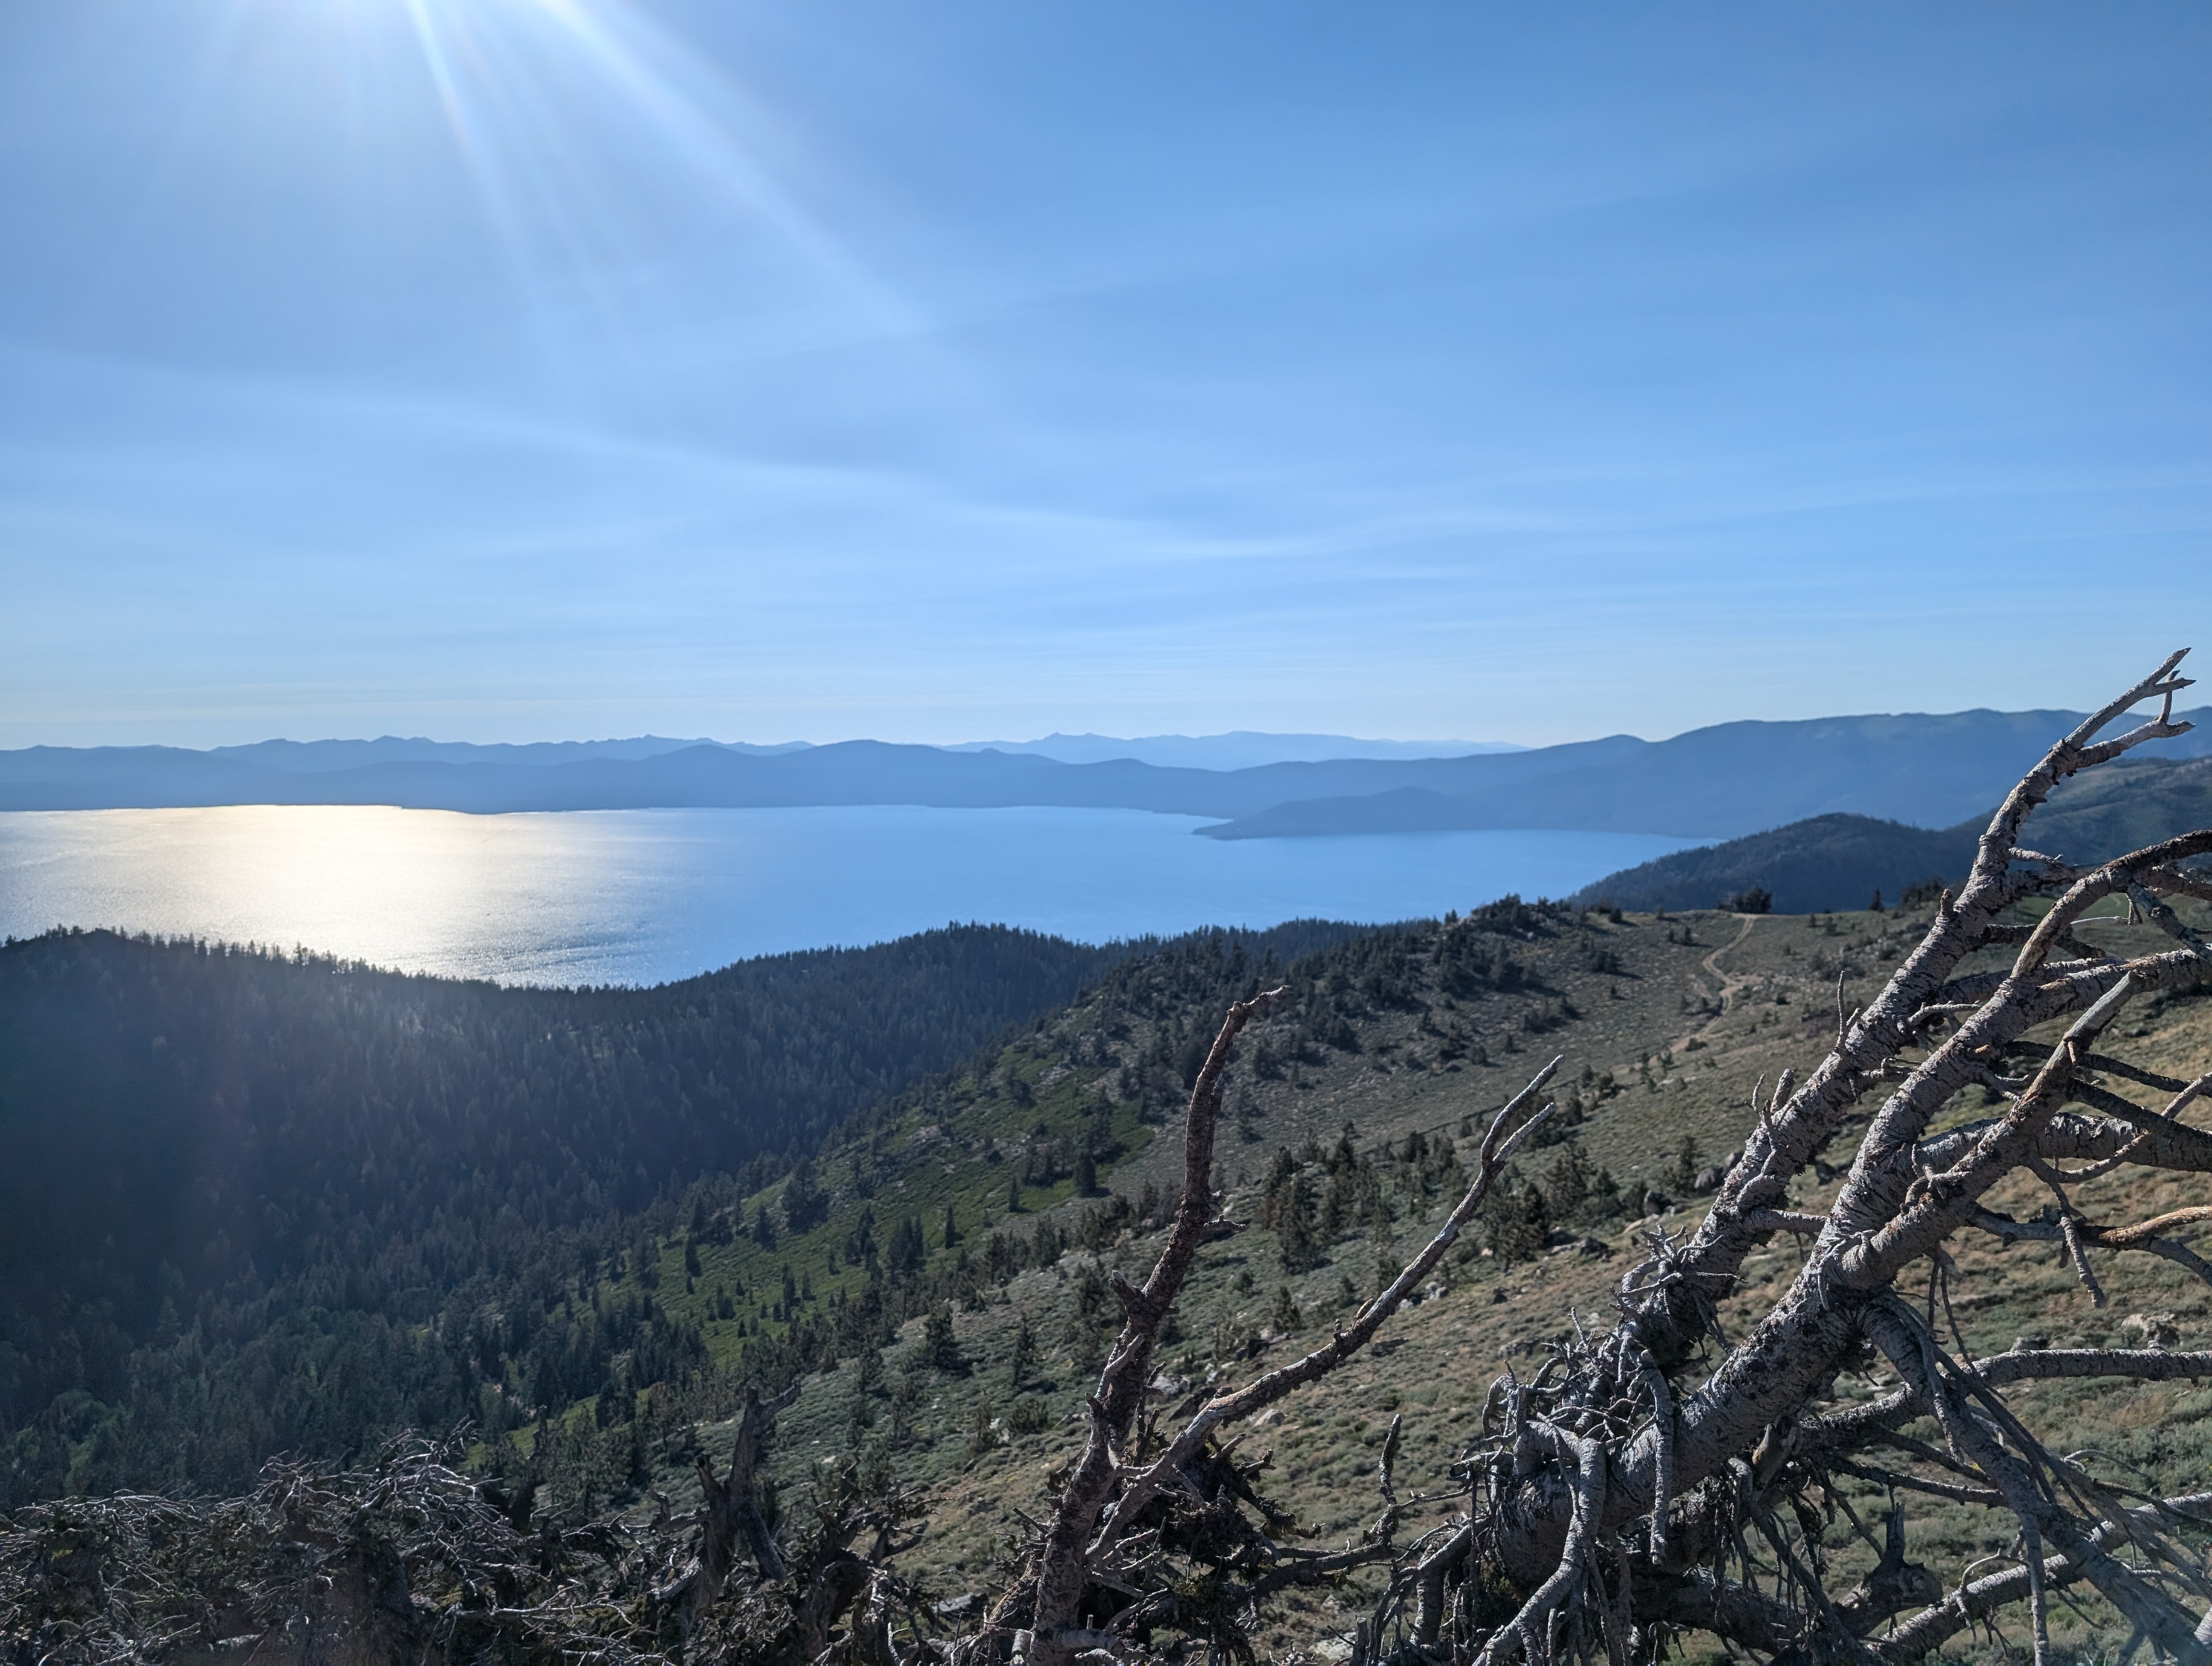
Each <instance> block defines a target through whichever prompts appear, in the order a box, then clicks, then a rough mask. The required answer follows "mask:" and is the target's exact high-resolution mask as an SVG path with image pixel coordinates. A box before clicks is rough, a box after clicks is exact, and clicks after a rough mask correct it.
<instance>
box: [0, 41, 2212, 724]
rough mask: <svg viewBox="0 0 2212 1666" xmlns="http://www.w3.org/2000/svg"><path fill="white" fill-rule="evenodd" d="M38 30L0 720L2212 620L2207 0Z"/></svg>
mask: <svg viewBox="0 0 2212 1666" xmlns="http://www.w3.org/2000/svg"><path fill="white" fill-rule="evenodd" d="M0 33H4V34H5V36H6V38H5V39H4V40H0V64H3V65H5V66H6V67H4V68H0V235H4V236H5V238H6V240H7V241H8V244H9V247H10V248H11V250H21V251H23V253H22V255H21V258H17V259H15V260H14V261H12V262H11V263H10V264H9V268H8V269H7V270H6V271H0V372H4V374H0V577H4V579H5V581H7V583H8V586H9V594H10V598H11V600H10V605H9V609H8V610H7V612H6V616H5V618H4V620H0V745H21V744H28V743H32V742H35V741H42V740H57V741H58V740H77V741H83V740H90V739H106V740H125V739H129V740H178V741H186V742H193V743H199V744H204V743H206V742H209V741H214V740H240V739H258V738H261V737H262V736H264V735H267V734H271V733H295V732H302V731H301V729H300V726H301V723H304V722H310V721H312V722H313V724H315V725H318V726H320V727H319V731H318V732H323V733H374V732H377V731H380V730H382V729H386V728H390V727H401V726H403V725H404V727H412V728H416V729H427V730H429V731H431V732H434V733H441V734H447V735H452V736H455V737H465V738H478V739H532V738H540V737H544V736H550V735H574V734H586V733H609V732H613V731H617V730H634V729H644V728H653V729H658V730H660V731H662V732H666V733H720V734H725V735H728V736H730V737H732V738H750V739H781V738H786V737H789V736H801V737H805V738H811V739H834V738H837V737H839V736H842V735H847V734H853V733H873V734H878V735H882V736H884V737H886V738H891V739H951V738H956V737H957V736H958V735H961V734H965V733H1030V732H1035V733H1042V732H1043V731H1045V730H1048V729H1053V728H1059V729H1063V730H1068V731H1076V732H1079V731H1084V730H1099V731H1107V732H1119V733H1150V732H1154V731H1159V730H1186V731H1194V730H1219V729H1225V728H1231V727H1274V728H1293V729H1313V730H1330V731H1335V732H1353V733H1475V734H1486V735H1492V734H1494V735H1499V736H1504V737H1510V738H1512V739H1522V740H1525V741H1541V740H1551V739H1569V738H1573V737H1575V736H1577V735H1583V734H1590V733H1604V732H1607V731H1611V730H1617V729H1620V728H1624V727H1633V728H1637V729H1638V730H1639V731H1641V732H1644V733H1668V732H1670V731H1671V730H1674V729H1678V728H1680V727H1688V726H1690V725H1692V724H1694V723H1699V722H1705V721H1719V720H1723V719H1726V718H1729V717H1734V716H1741V715H1751V714H1775V715H1790V714H1816V713H1820V712H1826V711H1837V710H1846V709H1893V708H1947V707H1957V706H1963V705H1968V704H1974V703H1993V704H2005V705H2015V706H2017V705H2025V704H2030V703H2036V704H2050V703H2063V702H2072V703H2080V702H2083V701H2085V700H2087V699H2090V698H2093V696H2094V695H2095V694H2096V693H2097V691H2098V690H2100V689H2101V688H2102V686H2103V685H2104V684H2106V683H2108V682H2110V681H2111V680H2112V678H2113V677H2115V676H2117V675H2118V674H2120V673H2122V672H2125V671H2128V670H2130V669H2132V668H2133V667H2134V666H2135V664H2136V661H2137V660H2141V659H2142V658H2143V657H2144V656H2145V655H2146V654H2151V653H2152V652H2153V650H2154V649H2162V648H2164V647H2165V646H2166V643H2165V641H2164V635H2166V634H2172V632H2173V631H2175V630H2179V631H2180V632H2181V633H2182V634H2183V635H2187V634H2188V627H2189V625H2190V623H2191V622H2192V621H2193V620H2194V619H2196V618H2198V617H2203V614H2204V611H2205V606H2204V605H2205V602H2206V601H2207V599H2208V597H2209V596H2212V580H2208V579H2207V578H2206V577H2205V573H2206V572H2207V571H2208V570H2212V563H2207V562H2203V559H2202V556H2203V544H2204V542H2205V534H2206V532H2207V531H2208V522H2212V496H2208V490H2207V488H2208V481H2207V478H2206V470H2205V467H2204V465H2203V449H2202V447H2203V435H2204V433H2205V430H2206V426H2207V424H2206V421H2205V419H2206V417H2207V416H2208V414H2212V413H2209V412H2208V401H2212V392H2208V391H2207V390H2208V389H2209V388H2212V381H2208V380H2207V379H2206V377H2205V376H2204V374H2203V371H2204V370H2205V368H2207V366H2206V363H2205V361H2206V357H2207V353H2206V350H2207V347H2208V345H2212V342H2208V334H2212V320H2208V319H2207V318H2206V316H2205V315H2204V313H2203V308H2202V307H2201V302H2200V300H2199V298H2200V297H2201V295H2202V294H2203V292H2204V288H2205V281H2206V280H2207V279H2208V278H2212V271H2208V267H2212V259H2208V254H2212V239H2208V235H2207V233H2208V228H2207V226H2206V224H2205V222H2204V216H2203V210H2202V206H2201V205H2202V204H2203V201H2204V200H2206V195H2205V192H2204V186H2205V185H2206V184H2207V183H2208V181H2207V179H2206V174H2207V172H2208V170H2212V146H2208V145H2207V144H2206V143H2204V141H2205V139H2206V138H2207V137H2208V135H2207V133H2206V131H2205V129H2206V127H2207V125H2208V116H2207V113H2206V112H2207V111H2208V110H2212V103H2208V101H2207V100H2205V99H2204V96H2203V94H2205V92H2206V91H2207V90H2208V89H2207V88H2206V87H2205V85H2204V82H2205V81H2206V79H2207V78H2208V74H2212V71H2208V70H2207V68H2206V66H2207V64H2208V63H2212V60H2209V59H2208V58H2207V57H2206V54H2205V53H2204V52H2203V47H2204V46H2205V45H2206V44H2207V43H2206V35H2207V33H2208V26H2207V25H2205V24H2203V23H2202V22H2200V21H2198V20H2197V19H2196V18H2195V17H2194V16H2192V15H2191V14H2189V13H2187V12H2185V11H2180V10H2167V11H2160V10H2155V9H2153V10H2146V11H2142V12H2139V13H2136V14H2132V15H2130V16H2129V17H2127V18H2125V19H2121V20H2114V19H2112V18H2105V19H2102V20H2096V21H2093V22H2088V21H2082V20H2081V19H2079V18H2077V17H2075V15H2072V14H2070V13H2069V12H2067V11H2065V10H2064V9H2060V8H2057V7H2047V8H2046V7H2029V8H2021V9H2014V10H2012V11H2009V12H2008V13H2007V14H2006V15H2004V16H2003V17H2002V18H1999V17H1996V15H1986V16H1984V15H1978V14H1965V13H1960V14H1950V15H1927V14H1920V13H1913V12H1908V11H1906V10H1904V9H1880V8H1875V9H1859V10H1857V11H1854V12H1852V13H1850V14H1848V15H1846V14H1843V13H1825V14H1816V13H1812V12H1799V13H1795V14H1791V15H1789V16H1787V17H1782V16H1771V17H1765V18H1760V19H1756V20H1747V19H1745V18H1743V17H1742V16H1741V15H1730V14H1724V13H1723V12H1721V11H1719V10H1717V9H1703V8H1698V7H1689V8H1680V9H1672V10H1670V11H1669V12H1668V13H1667V14H1666V15H1663V16H1661V15H1654V14H1650V13H1648V12H1644V11H1641V10H1638V9H1632V8H1618V9H1615V8H1604V7H1601V8H1596V9H1590V10H1588V11H1586V12H1585V13H1583V14H1579V15H1576V16H1574V17H1564V16H1537V15H1528V16H1512V17H1508V16H1506V15H1503V14H1495V15H1474V14H1468V13H1465V12H1463V11H1461V10H1459V9H1449V8H1440V7H1389V8H1378V9H1371V10H1370V11H1368V12H1366V13H1364V14H1362V15H1360V16H1358V17H1356V18H1355V17H1352V16H1349V15H1343V14H1336V13H1331V12H1328V11H1326V10H1323V9H1303V8H1291V9H1274V8H1269V9H1258V8H1246V7H1237V6H1231V7H1227V8H1223V9H1218V10H1212V9H1209V11H1208V12H1207V13H1206V15H1202V16H1194V15H1188V14H1186V13H1183V12H1180V11H1177V10H1175V9H1169V8H1164V7H1137V8H1129V9H1117V10H1116V11H1115V13H1114V14H1113V15H1110V16H1109V15H1080V16H1079V15H1073V14H1064V13H1045V12H1038V11H1035V10H1028V9H1015V8H1006V7H998V6H981V5H953V6H948V7H945V8H941V9H932V10H931V12H930V13H929V14H928V15H927V17H924V16H922V15H919V14H914V13H909V12H903V11H900V10H898V9H892V8H888V7H883V6H879V5H872V4H865V3H854V0H843V3H839V4H836V5H828V6H823V7H817V8H809V9H805V11H804V12H792V11H789V10H787V9H753V8H744V7H720V6H718V7H713V8H708V7H705V6H700V5H691V4H682V3H674V0H671V3H667V4H665V5H657V6H646V5H641V4H636V3H627V0H328V3H326V4H324V5H319V6H288V7H282V8H278V7H268V6H257V5H247V4H243V3H236V4H229V5H223V4H221V3H213V0H210V3H189V0H147V3H139V4H133V5H130V6H124V5H121V4H114V5H107V4H102V3H99V0H90V3H88V4H87V5H86V6H84V7H82V8H72V9H68V10H67V11H66V12H58V13H54V14H52V15H41V16H39V17H32V16H30V15H28V14H27V13H19V14H15V15H12V16H11V17H10V18H9V19H8V20H6V21H0ZM2111 562H2122V563H2124V564H2126V565H2127V566H2128V567H2129V568H2130V570H2137V571H2142V572H2146V573H2153V574H2155V575H2158V580H2159V583H2160V593H2161V595H2162V597H2163V598H2164V599H2165V600H2164V604H2163V605H2162V606H2161V609H2160V615H2161V617H2160V619H2158V620H2157V621H2155V622H2153V621H2147V620H2146V619H2145V618H2144V617H2143V616H2142V610H2141V608H2140V607H2138V606H2136V605H2132V604H2131V603H2130V602H2129V601H2128V600H2127V599H2125V597H2124V594H2123V593H2121V592H2119V591H2118V590H2113V589H2108V588H2104V587H2086V588H2083V589H2081V590H2080V591H2079V592H2078V593H2069V592H2068V591H2067V590H2066V588H2065V587H2068V586H2069V585H2071V584H2074V583H2075V582H2076V581H2077V580H2078V578H2079V575H2082V574H2083V573H2085V572H2089V571H2093V570H2095V569H2097V567H2098V566H2099V565H2100V563H2111ZM2060 593H2064V594H2067V595H2068V601H2067V604H2066V608H2065V612H2066V619H2067V624H2066V630H2067V638H2068V652H2067V653H2066V654H2063V655H2033V654H2028V655H2023V654H2020V653H2019V652H2017V651H2016V646H2017V642H2018V641H2019V640H2020V635H2021V633H2027V632H2033V631H2036V630H2038V629H2049V628H2050V617H2049V616H2050V610H2051V602H2052V598H2053V596H2054V595H2055V594H2060ZM1962 621H1966V622H1971V623H1972V624H1973V625H1974V626H1975V627H1976V628H1978V629H1982V630H1984V631H1986V632H1987V635H1986V637H1985V638H1984V641H1985V643H1986V646H1978V647H1970V648H1967V649H1966V650H1963V651H1962V650H1960V648H1958V646H1957V644H1956V639H1955V632H1956V631H1957V629H1958V628H1959V626H1960V623H1961V622H1962ZM2154 625H2155V627H2156V629H2157V630H2158V631H2159V632H2160V633H2162V634H2160V635H2159V636H2158V640H2157V641H2152V640H2151V639H2150V638H2149V637H2148V636H2147V635H2146V634H2145V633H2146V631H2148V630H2151V629H2153V628H2154Z"/></svg>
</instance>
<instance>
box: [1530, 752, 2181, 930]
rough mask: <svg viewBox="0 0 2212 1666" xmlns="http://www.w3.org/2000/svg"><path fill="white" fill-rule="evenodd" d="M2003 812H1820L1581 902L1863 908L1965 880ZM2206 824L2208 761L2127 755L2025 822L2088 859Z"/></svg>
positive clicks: (1603, 883) (1600, 889) (2037, 842)
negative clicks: (1913, 820)
mask: <svg viewBox="0 0 2212 1666" xmlns="http://www.w3.org/2000/svg"><path fill="white" fill-rule="evenodd" d="M1995 809H1996V804H1995V802H1992V803H1991V804H1990V806H1989V809H1988V810H1986V811H1984V812H1982V813H1981V814H1979V815H1977V816H1974V817H1972V818H1969V819H1967V820H1965V821H1962V822H1960V824H1958V825H1957V826H1955V827H1948V828H1940V829H1934V828H1924V827H1907V826H1905V825H1904V824H1902V823H1899V822H1894V821H1879V820H1876V819H1875V818H1872V817H1869V816H1853V815H1842V814H1837V815H1826V816H1814V817H1812V818H1808V819H1807V820H1804V821H1798V822H1792V823H1790V824H1789V825H1787V826H1784V827H1778V828H1774V829H1771V830H1768V831H1766V832H1762V833H1754V834H1752V835H1751V836H1748V837H1747V838H1741V839H1730V840H1729V841H1728V842H1726V843H1723V844H1716V845H1706V846H1704V847H1702V848H1698V849H1695V850H1682V851H1677V852H1676V853H1675V854H1673V855H1671V856H1662V857H1660V858H1659V859H1658V860H1656V861H1650V862H1645V863H1644V864H1643V865H1642V866H1638V867H1632V868H1629V869H1626V871H1624V872H1622V873H1613V874H1608V875H1607V877H1606V878H1604V879H1600V880H1599V881H1597V883H1596V884H1595V885H1589V886H1586V887H1585V888H1584V889H1583V891H1580V892H1578V893H1577V895H1576V897H1574V899H1573V900H1574V901H1575V902H1577V903H1582V904H1583V905H1584V906H1586V907H1587V906H1589V905H1591V904H1594V903H1601V902H1605V903H1613V904H1614V905H1615V906H1617V907H1620V908H1624V909H1636V910H1638V912H1645V911H1648V910H1650V909H1709V908H1714V907H1718V906H1722V905H1723V904H1724V903H1725V902H1726V900H1727V899H1729V898H1732V897H1741V896H1742V895H1743V894H1744V893H1746V892H1748V891H1752V890H1753V889H1754V888H1756V889H1758V890H1760V891H1765V892H1766V893H1768V896H1769V897H1770V898H1771V907H1772V909H1774V911H1775V912H1776V913H1778V914H1814V913H1826V912H1829V911H1831V910H1840V909H1863V908H1864V907H1866V906H1867V904H1868V903H1869V902H1871V901H1872V900H1873V898H1874V897H1875V894H1876V893H1877V892H1879V893H1880V894H1881V896H1882V897H1884V898H1886V899H1887V901H1889V902H1890V903H1895V902H1896V901H1897V899H1898V897H1899V893H1901V892H1902V891H1904V890H1905V887H1906V886H1907V885H1918V884H1920V883H1922V882H1923V881H1926V880H1930V879H1940V880H1942V882H1943V883H1945V884H1947V885H1954V886H1955V885H1958V884H1959V883H1960V881H1961V880H1963V879H1965V878H1966V870H1967V869H1968V868H1970V867H1971V866H1973V860H1974V848H1975V845H1976V843H1977V842H1978V840H1979V839H1980V837H1981V835H1982V830H1983V829H1984V827H1985V826H1987V825H1988V823H1989V817H1990V813H1992V812H1994V811H1995ZM2199 827H2212V757H2197V758H2190V759H2185V760H2173V759H2165V758H2142V759H2136V758H2130V759H2125V760H2123V761H2121V762H2119V763H2112V764H2108V765H2107V766H2106V767H2105V768H2104V769H2098V770H2095V771H2093V773H2091V774H2089V775H2077V776H2075V777H2074V778H2073V779H2072V780H2070V781H2062V782H2061V783H2060V784H2059V787H2058V790H2057V792H2056V793H2052V794H2051V801H2050V802H2049V803H2048V804H2046V805H2045V806H2044V807H2043V808H2042V809H2040V810H2039V811H2038V812H2036V814H2035V817H2034V818H2033V820H2032V821H2031V822H2029V824H2028V833H2027V843H2028V844H2029V846H2030V847H2032V848H2034V849H2037V850H2040V851H2044V852H2045V853H2047V854H2051V855H2055V856H2060V857H2063V859H2064V860H2067V861H2069V862H2073V863H2075V864H2077V865H2086V864H2089V863H2094V862H2101V861H2107V860H2111V859H2112V857H2114V856H2118V855H2120V854H2124V853H2125V852H2127V851H2130V850H2139V849H2141V848H2142V847H2143V846H2145V845H2147V844H2151V843H2154V842H2156V841H2158V840H2160V839H2166V838H2171V837H2172V836H2174V835H2175V834H2177V833H2184V832H2187V831H2189V830H2191V829H2194V828H2199Z"/></svg>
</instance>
